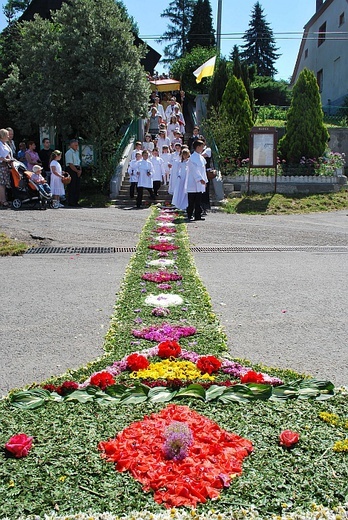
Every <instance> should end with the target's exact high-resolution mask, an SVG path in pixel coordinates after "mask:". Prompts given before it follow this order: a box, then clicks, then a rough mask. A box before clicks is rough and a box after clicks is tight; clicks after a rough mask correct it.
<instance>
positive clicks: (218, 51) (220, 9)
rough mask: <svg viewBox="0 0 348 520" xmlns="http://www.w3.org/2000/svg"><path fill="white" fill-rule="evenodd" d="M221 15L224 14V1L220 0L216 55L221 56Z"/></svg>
mask: <svg viewBox="0 0 348 520" xmlns="http://www.w3.org/2000/svg"><path fill="white" fill-rule="evenodd" d="M221 14H222V0H218V10H217V27H216V51H217V52H216V54H217V56H220V51H221Z"/></svg>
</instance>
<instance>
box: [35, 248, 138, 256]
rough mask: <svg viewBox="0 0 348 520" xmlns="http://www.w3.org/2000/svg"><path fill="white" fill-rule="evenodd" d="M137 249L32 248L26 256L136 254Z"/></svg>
mask: <svg viewBox="0 0 348 520" xmlns="http://www.w3.org/2000/svg"><path fill="white" fill-rule="evenodd" d="M135 250H136V248H135V247H31V248H30V249H28V251H26V253H25V254H26V255H33V254H35V255H45V254H51V255H57V254H58V255H62V254H68V255H74V254H75V255H76V254H79V255H80V254H104V253H108V254H110V253H134V252H135Z"/></svg>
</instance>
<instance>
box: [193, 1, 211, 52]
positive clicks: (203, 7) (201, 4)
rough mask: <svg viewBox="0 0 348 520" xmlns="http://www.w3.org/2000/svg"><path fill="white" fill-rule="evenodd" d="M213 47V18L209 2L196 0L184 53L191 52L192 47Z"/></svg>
mask: <svg viewBox="0 0 348 520" xmlns="http://www.w3.org/2000/svg"><path fill="white" fill-rule="evenodd" d="M198 45H199V46H200V47H213V46H214V45H215V35H214V29H213V17H212V12H211V5H210V1H209V0H197V3H196V5H195V6H194V9H193V15H192V21H191V25H190V29H189V32H188V34H187V45H186V51H187V52H191V50H192V49H193V48H194V47H197V46H198Z"/></svg>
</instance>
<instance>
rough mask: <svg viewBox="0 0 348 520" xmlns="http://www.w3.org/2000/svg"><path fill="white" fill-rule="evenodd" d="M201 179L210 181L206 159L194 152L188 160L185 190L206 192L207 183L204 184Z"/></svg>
mask: <svg viewBox="0 0 348 520" xmlns="http://www.w3.org/2000/svg"><path fill="white" fill-rule="evenodd" d="M201 181H204V182H208V178H207V174H206V171H205V159H204V157H202V155H201V154H199V153H197V152H193V154H192V155H191V157H190V158H189V160H188V169H187V176H186V184H185V191H186V192H187V193H200V192H201V193H204V192H205V184H202V183H201Z"/></svg>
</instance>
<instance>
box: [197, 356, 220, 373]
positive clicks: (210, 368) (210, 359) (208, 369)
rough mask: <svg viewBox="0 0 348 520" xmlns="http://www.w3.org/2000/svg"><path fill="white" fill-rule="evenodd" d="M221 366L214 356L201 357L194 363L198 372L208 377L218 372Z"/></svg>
mask: <svg viewBox="0 0 348 520" xmlns="http://www.w3.org/2000/svg"><path fill="white" fill-rule="evenodd" d="M221 364H222V363H221V361H220V360H219V359H217V358H216V357H215V356H202V357H200V358H199V360H198V361H197V363H196V365H197V368H198V370H200V371H201V372H202V374H209V375H210V376H211V374H214V372H218V371H219V369H220V367H221Z"/></svg>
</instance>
